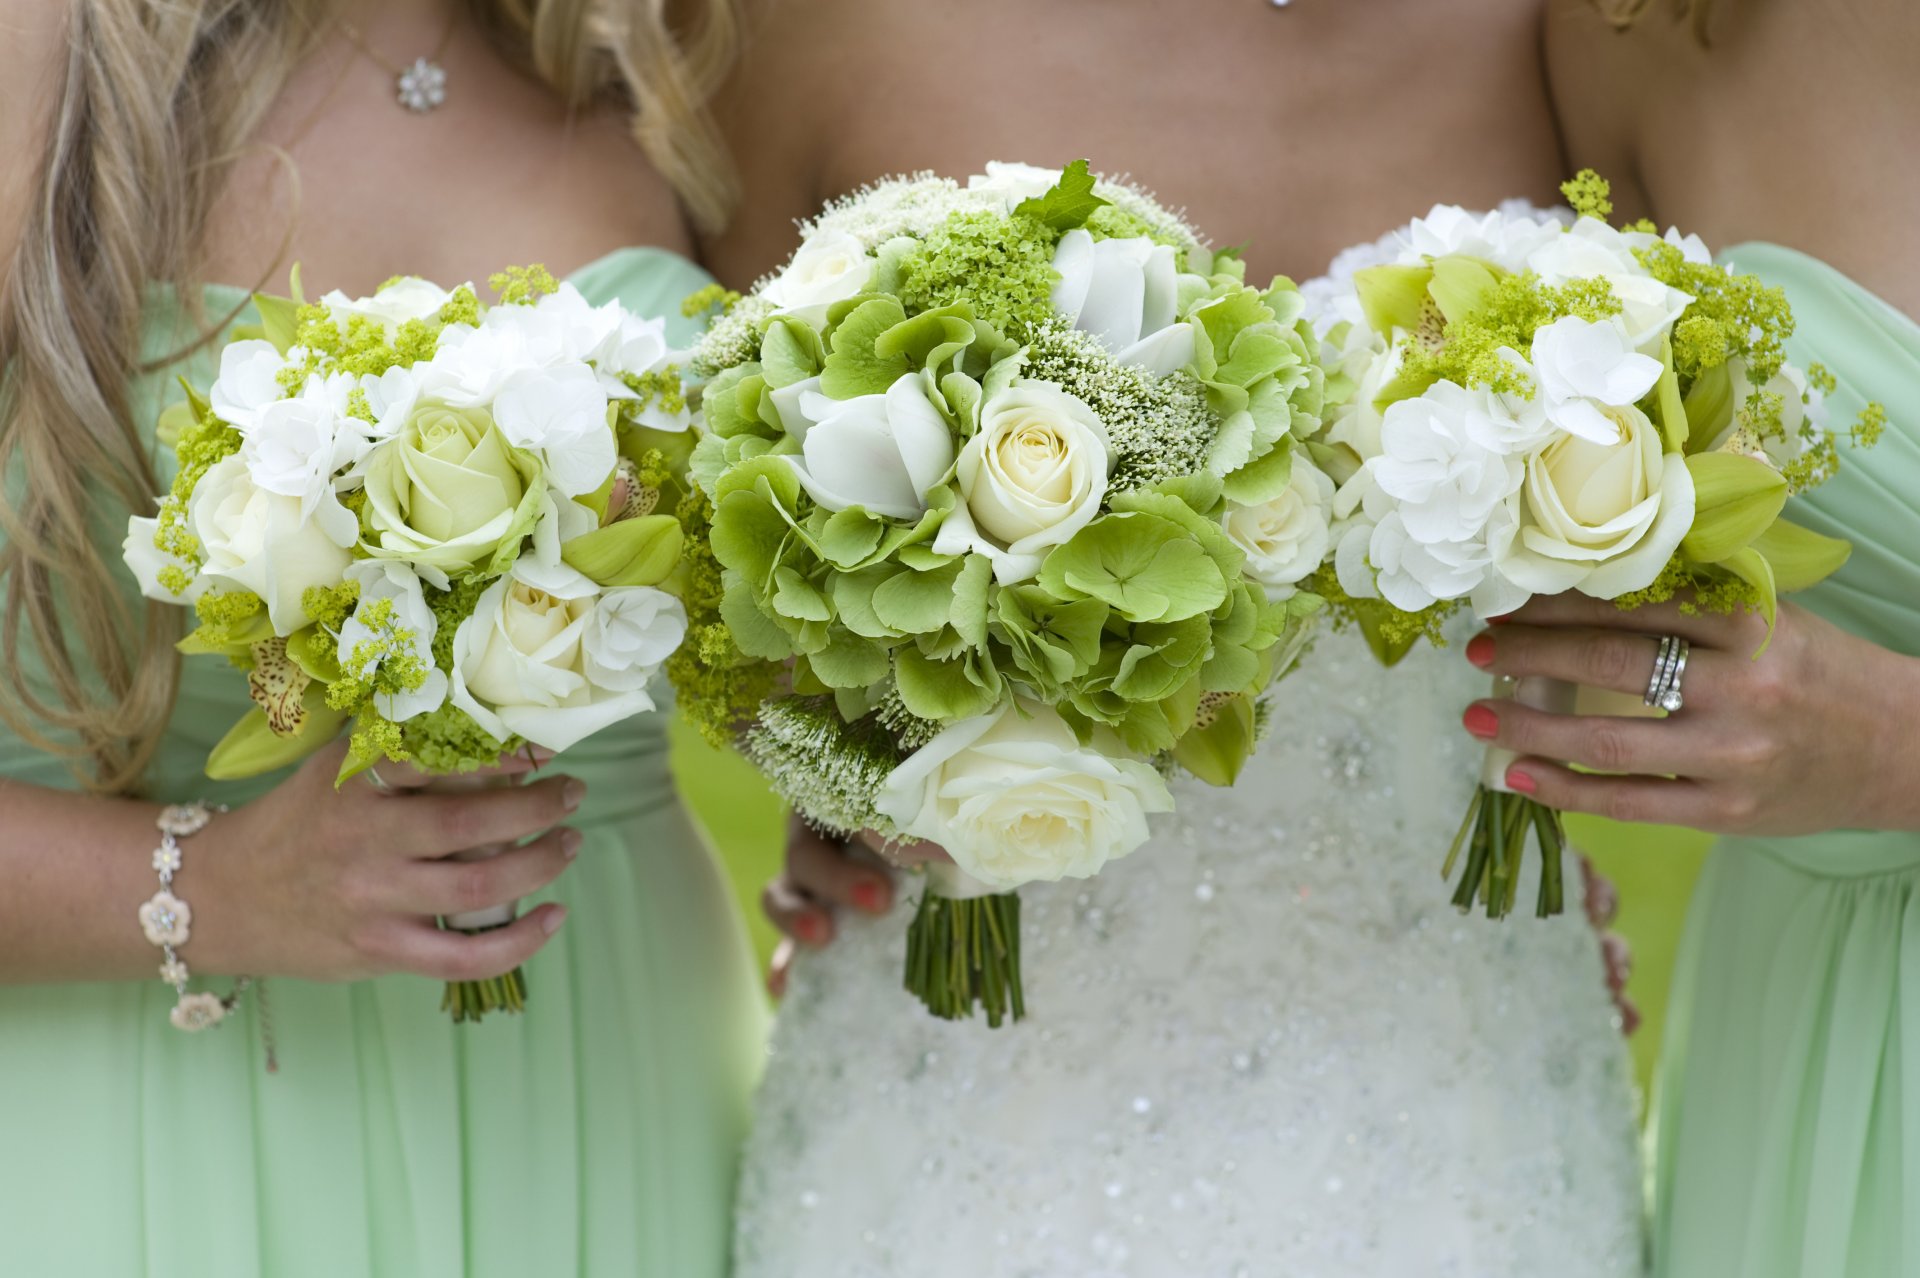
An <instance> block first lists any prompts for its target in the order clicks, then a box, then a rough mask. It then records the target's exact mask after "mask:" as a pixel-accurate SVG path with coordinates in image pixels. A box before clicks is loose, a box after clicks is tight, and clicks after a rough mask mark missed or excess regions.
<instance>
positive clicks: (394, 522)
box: [365, 401, 539, 572]
mask: <svg viewBox="0 0 1920 1278" xmlns="http://www.w3.org/2000/svg"><path fill="white" fill-rule="evenodd" d="M365 465H366V489H367V506H366V516H365V517H366V523H367V528H368V531H369V534H370V544H369V545H368V547H367V549H368V550H369V551H370V552H371V553H373V554H375V555H379V556H386V557H392V558H398V559H406V560H408V561H410V562H413V563H416V564H424V565H426V566H427V567H429V568H435V569H438V570H440V571H441V572H454V571H460V570H464V569H468V568H472V567H473V566H474V565H476V564H479V563H481V562H482V561H484V560H487V559H489V558H491V557H492V556H493V554H494V552H495V551H497V550H499V549H500V547H501V545H502V543H503V542H504V541H505V540H507V539H508V538H509V537H510V536H519V535H521V534H523V533H524V532H525V531H526V528H525V523H526V521H525V520H523V519H522V516H521V510H520V507H521V502H522V499H523V498H524V497H525V496H526V495H527V489H528V486H529V485H530V484H532V483H534V482H536V481H537V480H538V477H539V466H538V463H536V462H534V461H533V460H532V459H531V458H530V457H528V456H527V455H526V454H525V453H522V452H519V451H518V450H516V449H515V448H513V446H512V445H510V444H509V443H508V442H507V439H506V436H505V435H503V434H502V433H501V432H500V430H499V428H498V427H496V426H495V425H494V422H493V418H492V417H491V416H489V415H488V414H487V412H486V411H485V410H484V409H479V408H451V407H448V406H447V405H445V404H441V403H435V402H432V401H427V402H421V403H416V404H415V405H414V406H413V409H412V411H411V412H410V413H409V414H408V416H407V419H406V422H405V424H404V425H402V426H401V427H400V430H399V432H398V433H397V434H396V435H395V436H394V437H393V438H392V439H389V440H387V441H386V442H384V443H382V444H381V445H379V446H378V447H377V448H375V449H374V451H373V453H372V454H371V455H370V456H369V457H368V458H367V460H366V464H365ZM516 529H517V530H518V531H515V530H516Z"/></svg>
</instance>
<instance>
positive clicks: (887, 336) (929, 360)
mask: <svg viewBox="0 0 1920 1278" xmlns="http://www.w3.org/2000/svg"><path fill="white" fill-rule="evenodd" d="M975 336H976V335H975V333H974V330H973V308H972V307H971V306H969V305H967V304H966V303H964V302H962V303H959V304H958V305H955V306H943V307H940V308H939V309H937V310H931V311H922V312H921V313H920V314H918V315H915V316H914V317H913V318H912V319H908V320H903V321H901V322H900V323H898V324H895V325H894V326H893V327H892V328H890V329H888V330H887V331H886V332H884V333H882V334H880V336H879V337H878V338H876V339H875V340H874V343H873V353H874V356H875V358H877V359H883V360H893V359H895V358H903V359H905V360H906V361H907V366H908V367H909V368H931V369H934V370H935V371H936V372H938V371H939V370H940V369H941V368H942V366H944V365H945V364H947V363H948V362H950V361H951V360H953V358H954V357H955V356H957V355H959V354H960V353H961V352H962V351H964V350H966V349H967V347H969V346H971V345H973V342H974V338H975ZM891 384H892V383H891V382H890V383H888V385H891Z"/></svg>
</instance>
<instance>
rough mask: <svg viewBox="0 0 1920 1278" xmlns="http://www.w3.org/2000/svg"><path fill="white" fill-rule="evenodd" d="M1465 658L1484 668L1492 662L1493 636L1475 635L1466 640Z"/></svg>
mask: <svg viewBox="0 0 1920 1278" xmlns="http://www.w3.org/2000/svg"><path fill="white" fill-rule="evenodd" d="M1467 660H1468V661H1471V662H1472V663H1473V664H1474V665H1476V666H1479V667H1480V668H1481V669H1482V670H1485V669H1486V668H1487V667H1488V666H1490V665H1492V664H1493V636H1492V635H1475V636H1474V637H1473V638H1471V639H1469V640H1467Z"/></svg>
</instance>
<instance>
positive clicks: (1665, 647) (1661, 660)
mask: <svg viewBox="0 0 1920 1278" xmlns="http://www.w3.org/2000/svg"><path fill="white" fill-rule="evenodd" d="M1691 646H1692V645H1690V644H1688V643H1687V641H1686V640H1685V639H1682V638H1681V637H1680V636H1679V635H1662V636H1661V638H1660V650H1659V651H1658V652H1657V653H1655V654H1654V658H1653V674H1652V676H1651V677H1650V678H1649V679H1648V680H1647V695H1646V696H1645V697H1643V698H1642V700H1643V701H1644V702H1645V703H1646V704H1647V705H1650V706H1658V707H1660V709H1662V710H1665V711H1666V712H1667V713H1668V714H1673V713H1674V712H1675V711H1677V710H1679V709H1680V708H1681V707H1682V706H1684V705H1685V704H1686V699H1685V698H1684V697H1682V696H1681V695H1680V680H1681V679H1682V678H1684V677H1685V675H1686V673H1687V653H1688V651H1689V650H1690V648H1691Z"/></svg>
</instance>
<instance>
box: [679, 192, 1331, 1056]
mask: <svg viewBox="0 0 1920 1278" xmlns="http://www.w3.org/2000/svg"><path fill="white" fill-rule="evenodd" d="M803 231H804V240H803V242H802V244H801V245H800V248H799V250H798V251H797V252H796V253H795V254H794V256H793V258H792V260H791V261H790V262H789V263H788V264H787V265H786V267H785V268H784V269H782V270H781V271H780V272H779V273H777V274H776V275H774V276H772V277H771V278H769V279H767V280H766V281H764V282H763V283H762V284H761V285H760V286H759V287H758V288H756V289H755V290H754V292H753V293H752V295H751V296H748V297H746V298H744V299H740V300H738V301H737V302H735V303H734V304H733V305H732V306H731V309H730V311H729V312H728V314H727V315H726V316H725V317H724V318H722V319H720V320H719V321H718V322H717V323H716V324H715V325H714V326H713V327H712V328H711V329H710V330H709V332H708V334H707V336H706V337H705V338H704V340H703V341H702V343H701V344H700V346H699V347H698V348H697V350H696V352H695V357H694V371H695V373H696V374H699V375H702V376H705V377H707V378H709V379H710V380H709V381H708V382H707V383H706V386H705V389H704V397H703V401H702V411H703V417H704V420H703V424H702V425H703V434H702V438H701V439H700V441H699V444H698V445H697V446H696V448H695V449H694V454H693V460H692V463H691V472H692V475H693V479H694V481H695V483H696V484H697V486H698V488H699V490H700V493H699V496H698V498H697V499H696V500H695V502H694V503H692V504H691V505H690V507H689V508H688V510H687V511H686V512H685V515H686V518H685V523H686V524H687V527H688V532H689V537H690V545H689V551H688V555H689V562H690V577H689V594H688V598H689V606H690V610H691V612H692V614H693V639H692V641H691V642H690V643H689V644H688V646H687V649H686V650H685V652H684V653H683V655H682V656H681V657H679V658H676V660H675V661H674V662H671V663H669V673H670V674H672V675H673V676H674V677H675V680H676V683H677V685H678V687H679V689H680V701H681V704H682V706H683V707H685V708H687V709H688V710H689V712H690V713H691V714H692V715H693V716H694V717H695V719H696V720H697V721H698V722H700V723H701V725H702V726H703V728H705V730H707V731H708V732H709V734H710V735H711V736H712V737H713V738H714V739H715V740H731V739H735V738H736V737H737V738H738V739H739V740H740V742H741V744H742V745H743V747H744V750H745V752H746V753H747V755H748V756H749V757H750V758H752V759H753V760H754V761H755V762H756V763H757V764H758V765H759V766H760V768H761V769H762V770H763V771H764V772H765V773H766V774H767V776H768V777H769V778H770V780H771V782H772V784H773V786H774V788H775V789H776V790H778V791H779V792H780V793H781V794H782V795H783V796H785V797H786V799H787V800H788V801H789V802H791V803H792V805H793V806H794V807H795V809H797V810H798V811H799V812H800V813H801V814H802V815H803V816H804V817H805V818H806V819H807V820H808V821H810V822H811V823H813V824H814V825H816V826H818V827H820V828H822V829H824V830H827V831H831V832H835V833H841V834H846V833H851V832H853V831H858V830H874V831H877V832H878V833H880V834H881V835H883V836H885V837H888V838H898V839H925V840H931V841H933V842H936V843H938V844H940V845H942V846H943V847H945V848H946V849H947V850H948V852H950V853H951V854H952V856H953V860H954V864H953V865H952V866H944V865H943V866H936V867H934V868H933V869H932V870H931V871H930V872H929V882H928V889H929V890H928V891H927V892H926V893H925V894H924V896H923V897H922V899H921V902H920V906H919V911H918V914H917V916H916V917H915V919H914V921H913V924H912V926H911V929H910V931H909V935H908V943H907V961H906V985H907V988H908V989H909V990H911V991H913V992H914V993H915V994H917V995H918V996H919V997H920V998H921V999H922V1000H923V1001H924V1002H925V1003H926V1005H927V1006H928V1008H930V1009H931V1010H932V1011H933V1012H934V1014H935V1015H937V1016H941V1017H947V1018H953V1017H960V1016H967V1015H970V1014H971V1013H972V1011H973V1009H974V1007H975V1006H976V1005H978V1006H981V1007H984V1009H985V1011H986V1015H987V1019H988V1021H989V1022H990V1023H991V1024H993V1025H996V1026H997V1025H999V1024H1000V1023H1001V1022H1002V1020H1003V1019H1004V1017H1005V1016H1006V1015H1007V1013H1008V1011H1009V1010H1010V1011H1011V1013H1012V1015H1013V1016H1014V1017H1015V1018H1016V1019H1017V1018H1019V1017H1020V1016H1021V1015H1022V1014H1023V1012H1024V1000H1023V997H1022V991H1021V981H1020V963H1019V901H1018V898H1017V896H1015V895H1014V894H1013V893H1014V890H1015V889H1017V888H1018V887H1019V886H1020V885H1022V884H1024V883H1028V882H1033V881H1037V880H1052V879H1060V878H1081V877H1087V876H1090V875H1093V874H1096V873H1098V872H1099V870H1100V868H1101V867H1102V865H1104V864H1105V863H1106V862H1107V861H1108V860H1110V859H1113V858H1116V857H1120V856H1124V855H1126V854H1127V853H1129V852H1131V851H1133V850H1134V849H1135V848H1137V847H1138V846H1139V845H1140V844H1141V843H1142V842H1144V841H1145V839H1146V837H1147V821H1146V816H1147V814H1148V813H1151V812H1160V811H1166V810H1168V809H1170V808H1171V807H1172V804H1173V800H1172V798H1171V796H1170V794H1169V792H1168V789H1167V785H1166V781H1165V777H1166V776H1167V775H1168V774H1170V773H1172V772H1173V771H1175V770H1176V769H1183V770H1185V771H1187V772H1190V773H1192V774H1194V775H1196V776H1198V777H1200V778H1202V779H1203V780H1206V781H1209V782H1211V783H1213V784H1216V785H1227V784H1230V783H1231V782H1232V781H1233V779H1234V776H1235V774H1236V773H1237V772H1238V771H1239V768H1240V766H1241V764H1242V763H1243V762H1244V760H1245V759H1246V758H1247V755H1248V753H1249V752H1250V751H1251V750H1252V748H1253V745H1254V742H1255V739H1256V738H1257V737H1258V735H1259V733H1260V729H1261V727H1262V724H1263V722H1264V719H1265V708H1264V705H1263V704H1262V702H1261V700H1260V698H1261V696H1262V694H1263V693H1264V692H1265V691H1266V689H1267V688H1268V686H1269V685H1270V684H1271V683H1272V682H1273V681H1274V680H1275V679H1276V678H1277V677H1278V676H1279V675H1280V674H1281V673H1283V672H1284V671H1285V670H1286V668H1287V667H1288V666H1289V665H1290V664H1291V663H1292V660H1293V658H1294V656H1295V655H1296V654H1297V652H1298V650H1299V646H1300V643H1301V641H1302V640H1303V638H1304V637H1305V635H1306V633H1307V619H1308V617H1309V616H1310V615H1311V614H1312V613H1313V612H1314V611H1315V610H1316V609H1317V608H1318V607H1319V606H1320V602H1321V601H1320V600H1319V599H1318V598H1317V597H1316V596H1314V595H1311V594H1309V593H1307V592H1305V591H1302V590H1301V589H1300V588H1299V583H1300V582H1301V581H1302V580H1303V579H1304V578H1306V577H1307V576H1309V575H1310V574H1311V573H1313V572H1314V571H1315V570H1316V569H1317V568H1318V566H1319V565H1320V563H1321V562H1322V561H1323V559H1324V556H1325V554H1326V552H1327V548H1328V544H1329V540H1328V539H1329V530H1330V508H1331V504H1332V500H1333V495H1334V490H1333V484H1332V481H1331V480H1330V479H1328V478H1327V477H1326V476H1325V475H1324V474H1322V473H1321V472H1320V470H1319V469H1318V468H1316V467H1315V466H1314V465H1313V463H1312V462H1311V461H1310V460H1308V458H1307V457H1306V455H1305V453H1304V451H1303V450H1302V449H1300V448H1298V447H1297V444H1298V442H1299V441H1300V440H1303V439H1305V438H1307V437H1308V436H1311V435H1313V434H1315V433H1316V432H1317V431H1318V430H1319V429H1320V425H1321V410H1322V405H1323V399H1324V394H1325V377H1324V374H1323V371H1322V369H1321V367H1320V365H1319V363H1318V361H1317V358H1316V348H1315V344H1314V340H1313V335H1312V332H1311V329H1310V328H1309V327H1308V326H1307V325H1306V324H1305V323H1304V322H1303V321H1302V319H1301V316H1302V313H1303V307H1304V303H1303V300H1302V298H1301V297H1300V294H1299V293H1298V291H1297V290H1296V289H1295V288H1294V286H1293V284H1292V283H1291V282H1290V281H1287V280H1277V281H1275V283H1274V284H1273V285H1272V286H1271V287H1269V288H1267V289H1265V290H1262V289H1258V288H1254V287H1251V286H1249V285H1248V284H1247V283H1246V282H1245V278H1244V277H1245V270H1244V267H1243V266H1242V264H1241V263H1240V262H1239V261H1238V260H1237V258H1236V256H1235V255H1234V254H1233V253H1231V252H1215V251H1213V250H1211V249H1209V248H1208V247H1206V245H1205V244H1204V242H1203V241H1202V240H1201V238H1200V237H1199V235H1198V233H1197V232H1195V231H1194V230H1193V229H1192V228H1191V227H1189V226H1187V225H1186V224H1185V223H1184V222H1182V221H1181V220H1180V219H1179V218H1178V217H1176V216H1175V215H1173V214H1172V213H1170V212H1168V211H1167V210H1166V209H1164V208H1162V207H1161V206H1160V205H1159V204H1157V203H1155V202H1154V201H1153V200H1151V199H1150V198H1149V197H1147V196H1146V195H1144V194H1142V193H1141V192H1139V191H1137V190H1135V189H1133V188H1131V187H1129V186H1126V185H1123V184H1120V183H1117V182H1110V181H1104V180H1100V179H1097V178H1096V177H1094V176H1093V175H1092V174H1091V173H1090V172H1089V171H1088V168H1087V165H1086V163H1085V162H1084V161H1081V162H1077V163H1075V164H1073V165H1071V166H1069V167H1068V168H1067V169H1066V170H1065V171H1064V172H1062V171H1049V170H1041V169H1036V168H1032V167H1030V166H1026V165H1011V164H994V165H989V166H988V172H987V174H986V175H984V176H982V177H976V178H974V179H972V181H971V182H970V183H969V184H968V185H967V186H964V187H963V186H960V185H959V184H957V183H955V182H951V181H948V180H945V179H941V178H935V177H931V176H925V175H922V176H918V177H909V178H900V179H896V180H891V181H887V182H882V183H880V184H878V185H876V186H873V187H871V188H869V189H867V190H864V191H862V192H860V193H858V194H856V195H854V196H852V197H850V198H848V199H845V200H843V201H841V202H839V203H836V204H833V205H830V206H829V207H828V208H827V209H826V210H825V211H824V212H823V213H822V214H820V216H818V217H817V218H815V219H814V220H813V221H812V222H811V223H809V224H807V225H806V226H805V227H804V228H803Z"/></svg>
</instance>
